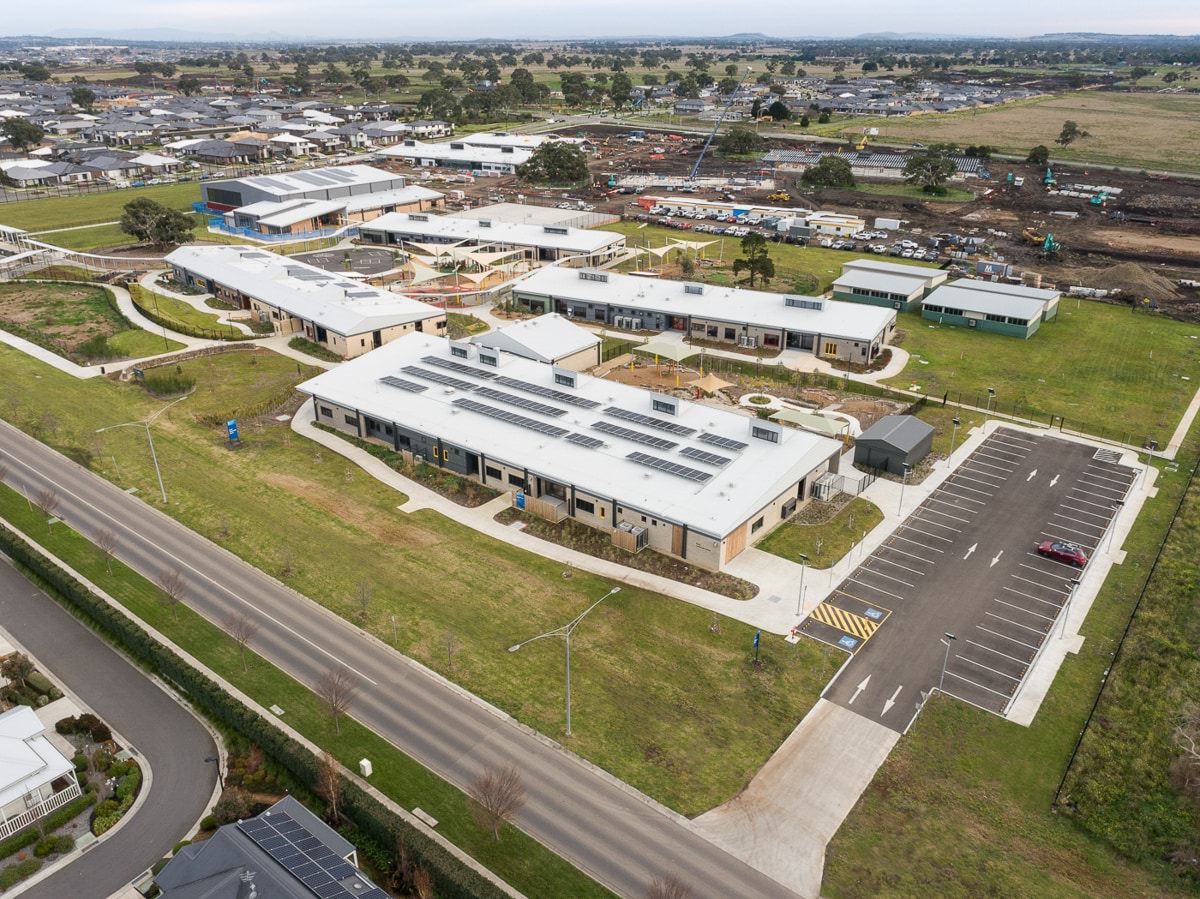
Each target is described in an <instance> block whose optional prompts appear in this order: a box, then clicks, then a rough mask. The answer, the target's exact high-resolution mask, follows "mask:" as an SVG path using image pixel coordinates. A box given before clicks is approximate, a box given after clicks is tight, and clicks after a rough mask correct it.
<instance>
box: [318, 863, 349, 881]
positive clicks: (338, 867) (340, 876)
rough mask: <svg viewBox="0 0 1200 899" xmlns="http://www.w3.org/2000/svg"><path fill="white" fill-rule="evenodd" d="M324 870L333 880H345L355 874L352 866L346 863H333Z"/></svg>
mask: <svg viewBox="0 0 1200 899" xmlns="http://www.w3.org/2000/svg"><path fill="white" fill-rule="evenodd" d="M325 870H326V871H328V872H329V876H330V877H332V878H333V879H334V880H345V879H346V878H347V877H350V876H351V875H352V874H354V873H355V871H354V865H351V864H348V863H347V862H334V863H333V864H332V865H330V866H329V867H328V868H326V869H325Z"/></svg>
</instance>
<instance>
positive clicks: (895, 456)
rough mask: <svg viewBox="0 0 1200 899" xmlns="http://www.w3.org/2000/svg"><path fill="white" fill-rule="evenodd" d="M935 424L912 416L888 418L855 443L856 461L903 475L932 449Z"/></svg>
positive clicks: (876, 424) (876, 423) (865, 432)
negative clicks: (906, 468)
mask: <svg viewBox="0 0 1200 899" xmlns="http://www.w3.org/2000/svg"><path fill="white" fill-rule="evenodd" d="M933 433H934V428H933V425H930V424H927V423H926V422H923V421H921V419H919V418H915V417H914V416H912V415H885V416H884V417H883V418H881V419H879V421H877V422H875V424H873V425H871V427H869V428H867V429H866V430H865V431H863V432H862V434H860V435H859V437H858V439H857V440H855V441H854V461H855V462H856V463H857V464H860V465H866V466H867V467H869V468H882V469H883V470H884V471H888V472H891V473H892V474H903V473H904V465H905V464H906V463H907V464H908V465H912V466H915V465H916V464H917V463H918V462H920V461H921V460H922V459H924V458H925V457H926V456H927V455H929V451H930V450H931V449H932V448H933Z"/></svg>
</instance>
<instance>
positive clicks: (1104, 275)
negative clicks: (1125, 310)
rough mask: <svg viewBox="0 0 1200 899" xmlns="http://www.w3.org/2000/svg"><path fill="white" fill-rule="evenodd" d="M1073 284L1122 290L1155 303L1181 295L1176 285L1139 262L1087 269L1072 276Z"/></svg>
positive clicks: (1070, 277)
mask: <svg viewBox="0 0 1200 899" xmlns="http://www.w3.org/2000/svg"><path fill="white" fill-rule="evenodd" d="M1068 280H1069V281H1070V283H1071V284H1079V285H1082V286H1083V287H1095V288H1099V289H1101V290H1120V291H1121V293H1122V294H1123V295H1125V296H1126V297H1148V298H1150V299H1153V300H1161V299H1169V298H1174V297H1178V296H1179V290H1178V288H1177V287H1176V285H1175V282H1173V281H1171V280H1170V279H1169V278H1164V277H1163V276H1162V275H1160V274H1157V273H1156V272H1153V271H1151V270H1150V269H1148V268H1146V267H1145V266H1144V265H1138V264H1137V263H1136V262H1122V263H1120V264H1119V265H1110V266H1107V267H1102V268H1084V269H1078V270H1076V271H1073V272H1071V273H1070V276H1069V279H1068Z"/></svg>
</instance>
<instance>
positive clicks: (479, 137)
mask: <svg viewBox="0 0 1200 899" xmlns="http://www.w3.org/2000/svg"><path fill="white" fill-rule="evenodd" d="M452 140H453V142H454V143H456V144H457V143H464V144H470V145H471V146H473V147H518V148H521V149H524V150H536V149H537V148H538V147H540V146H541V145H542V144H544V143H547V142H548V141H551V142H552V141H559V142H561V143H564V144H572V145H574V146H578V145H580V144H582V143H584V142H585V139H584V138H581V137H560V136H559V135H556V134H507V133H505V132H502V131H480V132H478V133H477V134H467V135H464V136H463V137H455V138H453V139H452Z"/></svg>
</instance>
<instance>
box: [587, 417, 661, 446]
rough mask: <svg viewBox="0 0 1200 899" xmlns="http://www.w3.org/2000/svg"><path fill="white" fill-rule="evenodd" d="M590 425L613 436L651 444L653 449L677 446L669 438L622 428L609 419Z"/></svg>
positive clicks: (647, 444)
mask: <svg viewBox="0 0 1200 899" xmlns="http://www.w3.org/2000/svg"><path fill="white" fill-rule="evenodd" d="M592 427H593V428H595V429H596V430H597V431H603V432H604V433H605V434H612V435H613V436H614V437H623V438H624V439H626V440H632V441H633V442H634V443H641V444H645V445H646V446H652V447H654V448H655V449H672V448H673V447H676V446H679V444H678V443H672V442H671V441H670V440H665V439H664V438H662V437H655V436H654V435H653V434H643V433H642V432H641V431H634V430H632V429H630V428H623V427H621V426H620V425H615V424H613V423H612V422H611V421H597V422H594V423H593V424H592Z"/></svg>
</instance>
